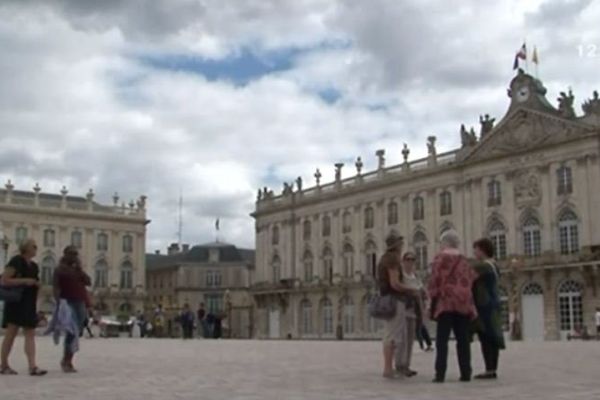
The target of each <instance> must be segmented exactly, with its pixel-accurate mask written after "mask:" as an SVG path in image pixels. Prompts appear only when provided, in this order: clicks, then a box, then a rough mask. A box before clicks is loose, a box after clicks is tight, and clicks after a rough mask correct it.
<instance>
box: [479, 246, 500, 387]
mask: <svg viewBox="0 0 600 400" xmlns="http://www.w3.org/2000/svg"><path fill="white" fill-rule="evenodd" d="M473 253H474V255H475V259H476V262H475V264H474V265H473V269H474V270H475V272H476V274H477V278H476V279H475V282H474V284H473V300H474V301H475V307H477V320H476V323H475V332H477V336H478V337H479V342H480V343H481V353H482V354H483V360H484V362H485V372H484V373H482V374H479V375H476V376H475V379H496V378H497V377H498V375H497V370H498V357H499V355H500V350H501V349H504V348H505V344H504V333H503V331H502V310H501V308H500V296H499V293H498V280H499V277H500V275H499V272H498V267H497V266H496V262H495V261H494V258H493V257H494V244H493V243H492V241H491V240H490V239H487V238H484V239H479V240H477V241H476V242H475V243H474V244H473Z"/></svg>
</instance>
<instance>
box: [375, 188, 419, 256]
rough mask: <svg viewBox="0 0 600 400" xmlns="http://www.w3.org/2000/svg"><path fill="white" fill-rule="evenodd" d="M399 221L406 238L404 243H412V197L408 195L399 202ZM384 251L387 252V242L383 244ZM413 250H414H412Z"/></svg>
mask: <svg viewBox="0 0 600 400" xmlns="http://www.w3.org/2000/svg"><path fill="white" fill-rule="evenodd" d="M398 219H399V221H398V222H399V225H398V226H399V228H400V232H399V233H400V235H402V236H404V242H405V243H407V244H409V243H412V237H411V233H412V215H411V213H410V197H409V195H408V194H405V195H402V196H401V197H400V198H399V201H398ZM381 246H382V251H381V254H383V252H384V251H385V240H384V241H383V242H382V244H381ZM411 250H412V249H411Z"/></svg>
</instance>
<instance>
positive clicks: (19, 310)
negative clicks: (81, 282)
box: [0, 239, 47, 376]
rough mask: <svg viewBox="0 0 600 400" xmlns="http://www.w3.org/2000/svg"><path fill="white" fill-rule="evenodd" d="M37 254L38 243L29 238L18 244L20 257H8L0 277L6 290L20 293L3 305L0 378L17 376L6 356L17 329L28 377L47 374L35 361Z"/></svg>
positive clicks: (37, 285) (37, 287) (37, 284)
mask: <svg viewBox="0 0 600 400" xmlns="http://www.w3.org/2000/svg"><path fill="white" fill-rule="evenodd" d="M36 254H37V244H36V243H35V241H34V240H32V239H27V240H25V241H23V242H22V243H21V244H20V245H19V254H18V255H16V256H14V257H13V258H11V260H10V261H9V262H8V264H7V265H6V268H5V269H4V273H3V274H2V278H1V280H0V281H1V283H2V286H4V287H5V288H7V289H9V288H14V289H11V290H20V291H21V296H20V299H19V300H18V301H9V302H5V304H4V318H3V321H2V328H4V329H5V331H4V339H3V341H2V351H1V357H0V358H1V360H0V375H16V374H17V372H16V371H15V370H13V369H12V368H11V367H10V366H9V364H8V356H9V355H10V352H11V350H12V347H13V344H14V342H15V338H16V337H17V334H18V333H19V329H23V334H24V336H25V354H26V356H27V363H28V365H29V374H30V375H32V376H41V375H45V374H46V372H47V371H45V370H43V369H40V368H38V366H37V364H36V361H35V356H36V354H35V328H36V327H37V324H38V314H37V306H36V304H37V296H38V289H39V286H40V284H39V268H38V265H37V264H36V263H35V262H34V261H33V258H34V257H35V256H36ZM17 288H20V289H17Z"/></svg>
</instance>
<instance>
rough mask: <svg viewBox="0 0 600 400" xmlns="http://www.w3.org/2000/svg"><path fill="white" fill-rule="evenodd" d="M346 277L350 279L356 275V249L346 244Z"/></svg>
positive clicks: (344, 259)
mask: <svg viewBox="0 0 600 400" xmlns="http://www.w3.org/2000/svg"><path fill="white" fill-rule="evenodd" d="M343 261H344V276H345V277H346V278H350V277H352V276H353V275H354V249H353V248H352V245H350V244H349V243H346V244H345V245H344V256H343Z"/></svg>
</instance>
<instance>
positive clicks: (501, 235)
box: [488, 219, 506, 260]
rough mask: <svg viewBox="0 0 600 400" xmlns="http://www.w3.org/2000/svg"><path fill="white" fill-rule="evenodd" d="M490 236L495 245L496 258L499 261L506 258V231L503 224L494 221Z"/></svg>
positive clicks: (490, 228) (489, 231) (491, 224)
mask: <svg viewBox="0 0 600 400" xmlns="http://www.w3.org/2000/svg"><path fill="white" fill-rule="evenodd" d="M488 236H489V238H490V240H491V241H492V243H493V244H494V256H495V257H496V259H498V260H504V259H505V258H506V229H505V228H504V225H503V224H502V222H500V221H499V220H497V219H494V220H493V221H492V222H491V223H490V226H489V230H488Z"/></svg>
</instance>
